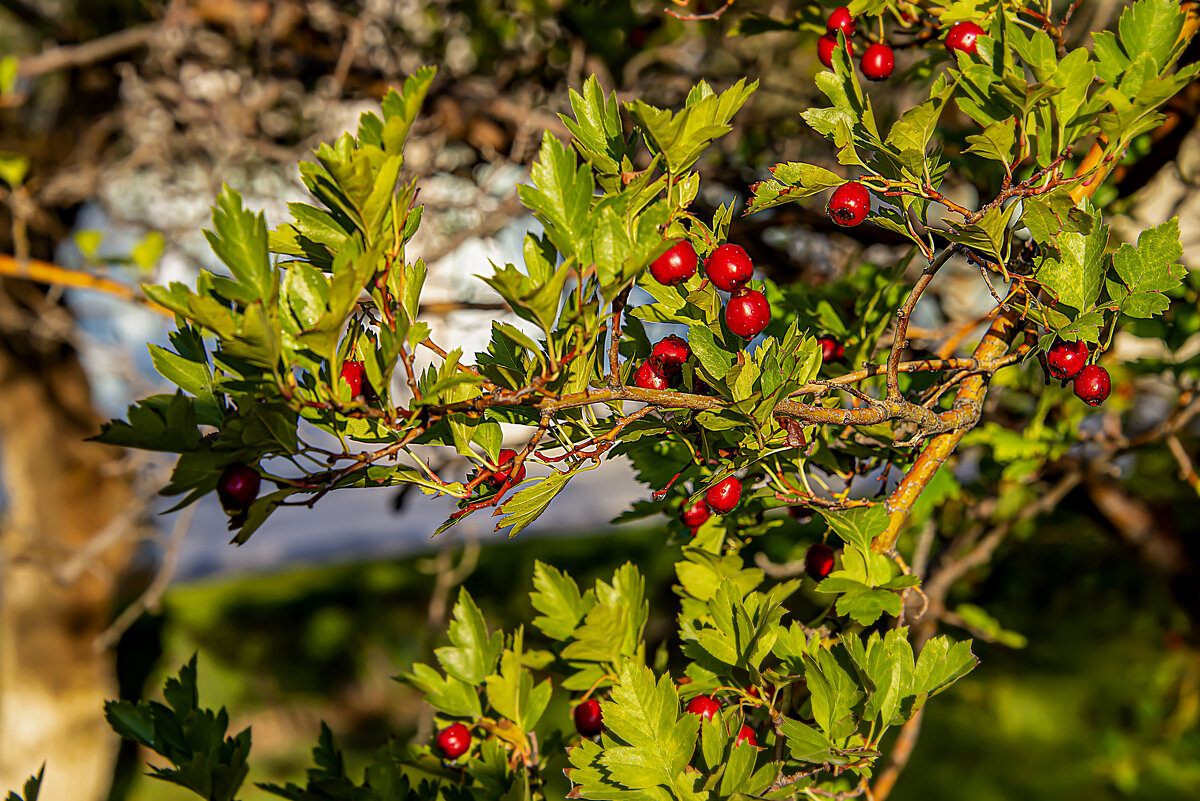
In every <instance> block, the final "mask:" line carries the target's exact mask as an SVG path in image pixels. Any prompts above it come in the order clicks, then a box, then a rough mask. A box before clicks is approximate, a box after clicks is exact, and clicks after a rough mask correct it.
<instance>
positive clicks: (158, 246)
mask: <svg viewBox="0 0 1200 801" xmlns="http://www.w3.org/2000/svg"><path fill="white" fill-rule="evenodd" d="M165 248H166V240H164V239H163V235H162V232H160V231H151V232H150V233H148V234H146V235H145V236H144V237H142V239H141V241H140V242H138V243H137V244H136V245H134V247H133V250H131V251H130V252H129V258H131V259H133V263H134V264H136V265H137V266H138V267H140V268H141V269H142V270H143V271H145V272H150V271H151V270H153V269H154V267H155V265H157V264H158V260H159V259H161V258H162V254H163V250H165Z"/></svg>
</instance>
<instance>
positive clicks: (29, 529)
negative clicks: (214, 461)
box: [0, 280, 137, 801]
mask: <svg viewBox="0 0 1200 801" xmlns="http://www.w3.org/2000/svg"><path fill="white" fill-rule="evenodd" d="M49 315H61V316H62V318H63V319H65V321H66V322H67V324H68V325H69V324H70V322H71V321H70V318H69V316H67V313H66V312H65V310H64V309H62V308H61V307H59V306H57V305H56V304H53V303H52V302H49V301H48V300H47V298H46V296H45V294H44V293H43V292H42V291H41V289H39V288H38V287H37V286H35V285H33V284H30V283H28V282H25V281H15V280H6V281H4V282H2V283H0V470H2V476H3V491H4V501H5V504H6V508H5V509H4V516H3V523H2V524H0V525H2V528H0V791H3V790H7V789H16V788H19V786H20V783H21V782H22V781H23V780H24V779H25V777H27V776H29V775H30V774H32V773H36V772H37V770H38V766H39V765H41V764H42V763H43V762H45V763H46V778H45V782H44V784H43V787H42V794H41V796H40V799H41V801H67V799H71V800H72V801H100V799H103V798H105V796H106V795H107V792H108V788H109V784H110V783H111V781H112V771H113V763H114V760H115V757H116V753H117V746H118V744H119V743H118V740H117V739H116V738H115V737H114V736H113V735H112V733H111V732H110V731H109V730H108V727H107V726H106V724H105V722H104V718H103V716H102V714H101V708H102V704H103V702H104V700H105V699H106V698H113V697H115V696H116V690H117V684H116V674H115V659H114V657H113V654H112V652H106V651H100V650H98V649H96V648H95V647H94V641H95V638H96V637H97V635H99V634H100V633H101V632H103V631H104V629H105V627H106V626H107V625H108V622H109V621H110V620H111V618H112V612H113V609H112V607H113V601H114V595H115V591H116V589H117V586H118V582H119V581H120V579H121V575H120V574H121V570H122V568H123V567H124V565H125V564H127V562H128V558H129V554H130V550H131V547H132V545H131V542H132V538H130V537H128V536H126V535H127V534H128V533H129V531H130V530H131V529H132V527H133V526H134V525H136V522H137V514H136V510H130V508H129V506H130V502H131V498H132V492H131V485H130V482H129V479H128V478H127V476H126V475H125V473H124V472H123V471H122V470H121V467H120V464H119V460H120V453H119V452H118V451H117V450H115V449H112V448H109V447H106V446H101V445H98V444H95V443H90V442H85V441H84V438H85V437H88V436H91V435H94V434H95V433H97V431H98V430H99V419H98V417H97V415H96V413H95V411H94V409H93V408H92V403H91V397H90V394H89V387H88V381H87V377H86V375H85V374H84V372H83V369H82V367H81V366H80V364H79V360H78V357H77V354H76V352H75V350H74V348H73V347H71V346H70V344H68V343H66V342H64V341H63V339H62V337H61V336H58V337H56V336H54V335H53V330H54V329H55V328H56V326H55V325H53V324H51V325H46V326H42V325H39V323H42V322H46V321H48V316H49ZM58 330H60V331H61V330H63V329H62V328H61V327H59V328H58ZM39 331H40V332H41V335H40V336H39ZM102 532H103V534H104V540H103V542H102V543H101V542H100V541H97V540H96V539H95V538H96V537H97V535H98V534H100V533H102ZM109 534H112V535H113V536H112V537H109V536H108V535H109ZM101 544H103V547H97V546H98V545H101ZM89 545H90V546H92V547H91V548H89V549H88V550H86V551H81V549H84V548H87V547H88V546H89ZM93 551H94V552H93ZM72 565H75V566H76V567H77V568H78V569H71V566H72Z"/></svg>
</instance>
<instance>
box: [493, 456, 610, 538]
mask: <svg viewBox="0 0 1200 801" xmlns="http://www.w3.org/2000/svg"><path fill="white" fill-rule="evenodd" d="M594 468H595V464H593V465H592V467H583V468H578V469H576V470H575V471H574V472H568V473H559V472H557V471H555V472H553V473H551V474H550V475H548V476H546V477H545V478H543V479H541V480H539V481H537V482H536V483H534V484H533V485H532V486H529V487H526V488H525V489H522V490H520V491H519V492H517V493H516V494H515V495H513V496H512V497H511V498H509V499H508V500H507V501H505V502H504V504H503V505H502V506H501V507H500V511H501V512H503V513H504V515H505V517H503V518H501V519H500V522H499V523H497V524H496V530H497V531H499V530H500V529H502V528H504V527H505V526H511V528H509V530H508V536H510V537H515V536H517V534H519V533H521V532H522V531H524V530H525V528H526V527H528V526H529V524H531V523H533V521H535V520H537V519H538V517H540V516H541V514H542V512H544V511H545V510H546V507H547V506H549V505H550V502H551V501H553V500H554V498H555V497H556V496H557V495H558V493H560V492H562V491H563V490H564V489H566V486H567V482H568V481H570V480H571V477H572V476H574V475H575V474H576V473H578V472H580V471H581V470H592V469H594Z"/></svg>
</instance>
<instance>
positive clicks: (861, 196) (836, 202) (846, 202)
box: [825, 181, 871, 228]
mask: <svg viewBox="0 0 1200 801" xmlns="http://www.w3.org/2000/svg"><path fill="white" fill-rule="evenodd" d="M825 210H826V211H827V212H829V216H830V217H832V218H833V221H834V222H835V223H837V224H838V225H844V226H846V227H849V228H852V227H854V226H855V225H858V224H859V223H861V222H862V221H863V220H865V219H867V212H869V211H870V210H871V193H870V192H868V191H867V188H866V187H865V186H863V185H862V184H860V183H859V182H858V181H847V182H846V183H844V184H842V185H841V186H839V187H838V188H837V189H835V190H833V194H832V195H831V196H830V197H829V205H828V206H826V207H825Z"/></svg>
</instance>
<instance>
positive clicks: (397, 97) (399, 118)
mask: <svg viewBox="0 0 1200 801" xmlns="http://www.w3.org/2000/svg"><path fill="white" fill-rule="evenodd" d="M436 74H437V68H436V67H421V68H420V69H418V70H417V71H416V72H414V73H413V74H412V75H410V76H408V78H407V79H405V81H404V87H403V88H402V89H401V90H400V91H396V89H395V87H392V88H391V89H389V90H388V93H387V94H386V95H385V96H384V98H383V103H382V111H383V119H384V125H383V133H382V136H381V137H380V139H381V144H382V146H383V148H384V150H385V151H387V152H388V153H390V154H392V155H399V154H400V153H401V151H403V149H404V143H405V142H406V141H407V139H408V132H409V131H410V130H412V126H413V123H414V122H416V119H417V114H418V113H419V112H420V110H421V105H422V104H423V103H424V102H425V96H426V95H427V94H428V93H429V87H430V86H431V85H432V83H433V78H434V75H436ZM360 130H361V129H360Z"/></svg>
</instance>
